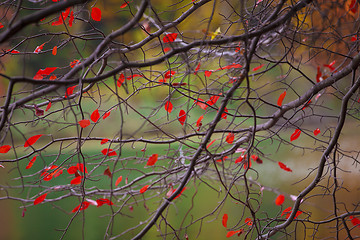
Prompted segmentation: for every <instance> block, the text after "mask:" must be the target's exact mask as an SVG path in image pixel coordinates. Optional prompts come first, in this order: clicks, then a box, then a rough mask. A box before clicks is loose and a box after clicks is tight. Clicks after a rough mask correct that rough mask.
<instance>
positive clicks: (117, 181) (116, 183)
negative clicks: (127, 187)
mask: <svg viewBox="0 0 360 240" xmlns="http://www.w3.org/2000/svg"><path fill="white" fill-rule="evenodd" d="M121 181H122V176H120V177H118V179H117V180H116V182H115V186H117V185H119V183H120V182H121Z"/></svg>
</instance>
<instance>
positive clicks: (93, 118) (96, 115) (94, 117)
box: [90, 109, 100, 122]
mask: <svg viewBox="0 0 360 240" xmlns="http://www.w3.org/2000/svg"><path fill="white" fill-rule="evenodd" d="M99 118H100V114H99V110H98V109H96V110H95V111H94V112H93V113H92V114H91V116H90V119H91V121H93V122H97V121H98V120H99Z"/></svg>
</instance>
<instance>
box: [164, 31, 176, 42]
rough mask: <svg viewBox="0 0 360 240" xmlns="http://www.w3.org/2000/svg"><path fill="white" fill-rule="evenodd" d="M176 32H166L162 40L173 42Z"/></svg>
mask: <svg viewBox="0 0 360 240" xmlns="http://www.w3.org/2000/svg"><path fill="white" fill-rule="evenodd" d="M177 35H178V34H177V33H169V34H166V35H165V36H164V38H163V42H164V43H169V42H174V41H175V39H176V38H177Z"/></svg>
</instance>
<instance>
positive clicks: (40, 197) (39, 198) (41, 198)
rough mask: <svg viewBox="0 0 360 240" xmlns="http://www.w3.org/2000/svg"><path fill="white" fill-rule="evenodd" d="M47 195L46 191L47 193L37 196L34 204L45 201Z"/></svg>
mask: <svg viewBox="0 0 360 240" xmlns="http://www.w3.org/2000/svg"><path fill="white" fill-rule="evenodd" d="M46 195H47V193H45V194H43V195H41V196H39V197H37V198H36V199H35V200H34V205H37V204H39V203H41V202H43V201H44V200H45V198H46Z"/></svg>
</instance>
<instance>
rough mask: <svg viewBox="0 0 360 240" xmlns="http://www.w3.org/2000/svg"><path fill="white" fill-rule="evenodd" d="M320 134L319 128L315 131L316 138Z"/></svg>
mask: <svg viewBox="0 0 360 240" xmlns="http://www.w3.org/2000/svg"><path fill="white" fill-rule="evenodd" d="M319 133H320V129H318V128H317V129H315V130H314V135H315V136H316V135H318V134H319Z"/></svg>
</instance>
